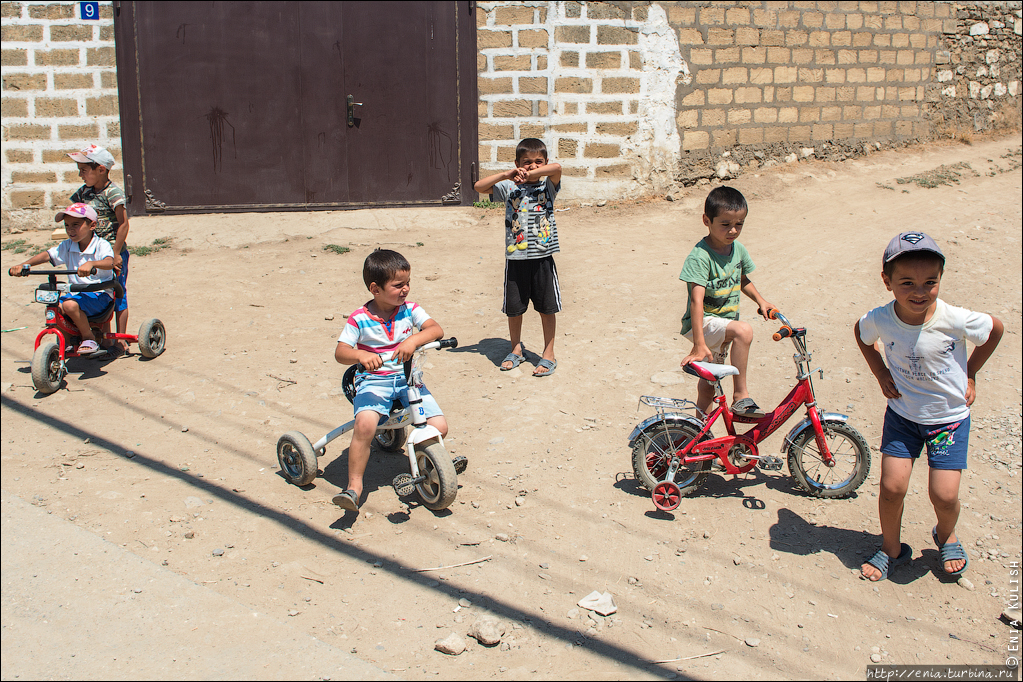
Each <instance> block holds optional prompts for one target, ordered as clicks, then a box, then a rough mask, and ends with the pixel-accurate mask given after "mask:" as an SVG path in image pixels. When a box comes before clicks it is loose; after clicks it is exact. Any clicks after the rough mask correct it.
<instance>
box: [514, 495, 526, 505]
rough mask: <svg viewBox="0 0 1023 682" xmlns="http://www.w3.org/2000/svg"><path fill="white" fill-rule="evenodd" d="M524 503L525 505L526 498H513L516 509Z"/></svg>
mask: <svg viewBox="0 0 1023 682" xmlns="http://www.w3.org/2000/svg"><path fill="white" fill-rule="evenodd" d="M525 503H526V498H524V497H516V498H515V506H516V507H521V506H522V505H524V504H525Z"/></svg>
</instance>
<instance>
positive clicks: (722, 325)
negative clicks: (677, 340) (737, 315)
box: [683, 315, 732, 365]
mask: <svg viewBox="0 0 1023 682" xmlns="http://www.w3.org/2000/svg"><path fill="white" fill-rule="evenodd" d="M729 322H731V320H726V319H724V318H722V317H714V316H712V315H705V316H704V318H703V340H704V341H706V342H707V347H708V348H710V352H711V353H712V354H713V355H714V362H716V363H718V364H719V365H723V364H725V363H726V362H727V360H728V350H729V349H730V348H731V346H732V342H731V341H729V342H727V343H726V342H725V330H726V329H728V323H729ZM683 336H685V337H686V339H688V340H689V341H690V342H692V340H693V330H692V329H690V330H689V331H688V332H686V333H685V334H684V335H683Z"/></svg>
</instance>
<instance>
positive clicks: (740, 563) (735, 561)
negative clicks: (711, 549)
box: [732, 556, 742, 566]
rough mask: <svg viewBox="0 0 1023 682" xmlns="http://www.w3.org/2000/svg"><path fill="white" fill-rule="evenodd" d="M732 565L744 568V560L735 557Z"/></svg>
mask: <svg viewBox="0 0 1023 682" xmlns="http://www.w3.org/2000/svg"><path fill="white" fill-rule="evenodd" d="M732 563H733V564H735V565H736V566H742V559H740V558H739V557H738V556H733V557H732Z"/></svg>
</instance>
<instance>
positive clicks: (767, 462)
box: [760, 456, 784, 471]
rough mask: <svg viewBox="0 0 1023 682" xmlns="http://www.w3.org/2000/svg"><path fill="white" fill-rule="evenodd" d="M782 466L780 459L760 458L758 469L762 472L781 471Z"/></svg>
mask: <svg viewBox="0 0 1023 682" xmlns="http://www.w3.org/2000/svg"><path fill="white" fill-rule="evenodd" d="M783 464H784V462H783V461H782V459H781V457H769V456H762V457H761V458H760V468H761V469H763V470H764V471H781V468H782V465H783Z"/></svg>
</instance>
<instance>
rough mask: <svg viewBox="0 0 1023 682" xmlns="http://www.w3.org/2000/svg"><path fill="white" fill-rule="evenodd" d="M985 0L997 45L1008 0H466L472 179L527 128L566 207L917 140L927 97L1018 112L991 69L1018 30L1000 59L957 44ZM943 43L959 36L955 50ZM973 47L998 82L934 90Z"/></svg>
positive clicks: (1011, 92)
mask: <svg viewBox="0 0 1023 682" xmlns="http://www.w3.org/2000/svg"><path fill="white" fill-rule="evenodd" d="M991 5H1002V6H1004V7H1003V8H1002V9H999V10H998V16H1001V17H1002V19H1000V20H997V21H995V20H992V23H991V24H990V26H991V27H995V28H992V29H991V30H992V31H1000V33H999V34H998V35H999V36H1001V37H1002V38H1004V39H1005V40H1004V41H1003V42H1010V43H1011V42H1012V31H1013V30H1014V29H1013V26H1017V27H1018V23H1016V24H1012V23H1011V22H1010V21H1009V19H1008V18H1007V17H1008V16H1009V15H1011V14H1012V12H1013V11H1014V10H1013V9H1012V8H1013V7H1015V11H1016V13H1017V15H1018V9H1019V5H1020V3H1019V2H1011V3H971V4H954V3H951V2H916V1H913V0H909V1H906V0H898V1H896V0H890V1H884V0H880V1H876V0H861V1H856V0H851V1H825V0H818V1H806V0H789V1H770V0H768V1H762V2H747V1H708V0H704V1H697V2H654V3H646V2H613V3H611V2H571V1H569V2H525V3H512V2H489V3H488V2H484V3H480V5H479V7H478V17H477V27H478V29H477V30H478V44H479V51H480V54H479V78H478V82H479V93H480V100H479V112H480V151H479V155H480V166H481V174H482V175H486V174H488V173H490V172H494V171H497V170H502V169H504V168H507V167H508V166H509V165H510V164H511V163H513V156H514V147H515V142H516V141H517V140H518V139H519V138H522V137H526V136H536V137H541V138H543V139H544V140H545V141H547V143H548V146H549V150H550V152H551V157H552V158H556V159H557V160H558V161H560V162H561V163H562V164H563V166H564V167H565V172H566V174H567V175H569V176H574V178H573V181H572V182H571V183H568V184H567V185H566V198H572V197H577V198H599V197H601V196H604V197H612V196H619V197H626V196H636V195H641V194H649V193H659V192H664V191H665V190H666V189H667V190H669V191H670V189H671V187H672V186H673V185H677V184H691V183H693V182H695V181H697V180H699V179H701V178H706V177H710V176H713V175H717V176H718V177H727V176H728V175H729V174H734V173H735V172H738V170H739V168H740V162H741V163H742V164H747V165H749V164H752V165H759V164H760V163H762V162H764V160H765V159H768V157H771V158H777V159H780V158H784V157H789V158H795V157H794V156H793V153H798V155H800V156H807V155H809V154H813V155H817V156H821V155H826V156H829V157H830V158H835V157H836V156H837V157H838V158H844V157H845V156H847V155H855V154H862V153H865V150H867V149H870V148H875V149H876V148H879V147H880V146H882V145H885V146H887V145H891V144H903V143H906V142H911V141H916V140H925V139H928V138H929V137H930V136H931V135H932V134H934V132H935V124H936V123H938V124H940V123H945V121H946V118H947V116H945V115H944V114H942V112H947V111H949V110H950V109H954V108H955V107H948V106H946V107H944V108H943V109H941V108H939V107H936V106H935V104H936V103H937V102H939V100H941V99H942V98H943V97H944V99H945V100H946V102H951V101H952V100H957V99H958V100H962V99H964V98H965V99H967V100H968V99H971V97H972V98H973V99H976V100H984V99H985V97H986V98H987V100H986V101H987V102H988V104H986V105H984V108H985V110H988V109H989V107H990V103H991V102H992V101H994V100H992V99H991V98H997V97H998V96H1000V95H997V94H995V93H996V92H997V93H1001V95H1004V96H1007V97H1008V98H1009V99H1012V98H1016V101H1017V102H1018V96H1017V93H1018V76H1013V77H1009V78H1006V77H1005V76H1006V75H1007V74H1009V73H1010V72H1012V71H1013V67H1011V66H1009V62H1011V63H1012V64H1014V65H1015V67H1014V68H1015V71H1017V72H1018V69H1019V57H1018V50H1019V38H1018V35H1019V34H1018V32H1017V33H1016V34H1015V36H1016V37H1015V43H1014V45H1015V53H1014V52H1013V50H1012V49H1010V48H1006V47H1001V48H998V49H999V50H1000V52H999V55H1000V56H997V55H995V56H992V54H991V50H992V49H993V48H991V47H990V46H987V44H986V43H982V42H981V41H979V40H977V39H976V37H974V38H972V40H971V38H970V36H969V35H968V34H969V32H970V30H972V29H971V26H972V24H970V22H972V21H974V20H975V19H976V17H978V16H980V15H984V16H987V15H988V14H990V13H991V11H992V10H991V9H990V6H991ZM1016 30H1017V31H1018V28H1017V29H1016ZM949 41H952V42H954V41H961V42H963V43H966V42H969V45H970V48H969V49H970V50H972V51H973V52H971V53H970V54H971V55H972V56H969V57H968V56H966V55H965V51H966V50H964V49H958V50H950V49H949V48H948V47H947V46H946V43H948V42H949ZM988 42H990V39H988ZM981 50H982V51H983V52H982V53H980V52H978V51H981ZM974 53H978V54H979V55H980V62H981V63H984V61H985V60H991V59H995V60H998V59H1001V61H1000V62H998V64H997V66H996V70H997V69H998V68H1001V70H1002V76H1003V77H1002V79H1001V81H1000V82H1001V83H1002V84H1001V85H999V84H997V83H994V82H990V83H988V81H993V79H995V77H994V76H992V75H991V70H990V62H989V63H988V70H987V72H986V74H987V75H986V76H984V78H986V79H987V80H983V82H982V81H981V80H977V78H980V77H970V78H966V76H964V75H963V74H964V73H965V71H969V70H970V69H972V67H966V66H963V67H962V68H961V69H960V73H959V76H962V79H965V81H964V84H962V85H961V86H960V85H959V84H957V87H956V88H954V89H953V90H952V91H949V90H948V86H944V88H943V87H936V86H939V85H941V84H939V83H937V79H938V78H939V77H940V78H946V76H947V74H944V73H943V72H944V71H947V70H948V68H949V67H948V66H947V64H949V63H950V60H952V59H959V58H960V57H961V58H962V59H963V60H965V61H970V60H973V61H976V59H977V55H976V54H974ZM1013 54H1015V55H1016V56H1015V57H1013V56H1012V55H1013ZM1013 60H1014V61H1013ZM939 62H940V63H939ZM971 63H972V62H971ZM939 67H940V68H939ZM964 70H965V71H964ZM975 71H976V70H974V71H971V73H974V72H975ZM967 75H968V74H967ZM1013 78H1016V81H1014V80H1013ZM962 79H961V80H962ZM970 82H973V83H975V85H970ZM1013 82H1017V85H1012V83H1013ZM970 88H973V90H970ZM984 88H987V90H985V89H984ZM971 92H972V93H974V94H973V95H970V93H971ZM985 93H986V94H985ZM964 106H965V107H966V109H967V110H969V111H973V110H974V109H976V107H973V106H972V105H964ZM996 109H997V107H996ZM1003 118H1004V116H1003Z"/></svg>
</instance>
